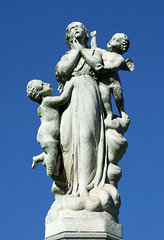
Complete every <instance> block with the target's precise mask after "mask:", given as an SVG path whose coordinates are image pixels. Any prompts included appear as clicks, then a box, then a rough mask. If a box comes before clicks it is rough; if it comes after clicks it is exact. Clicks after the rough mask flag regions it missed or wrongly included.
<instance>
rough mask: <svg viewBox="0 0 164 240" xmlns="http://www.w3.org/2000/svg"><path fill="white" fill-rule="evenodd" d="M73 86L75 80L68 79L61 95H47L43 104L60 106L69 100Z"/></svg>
mask: <svg viewBox="0 0 164 240" xmlns="http://www.w3.org/2000/svg"><path fill="white" fill-rule="evenodd" d="M73 87H74V86H73V82H72V81H71V80H70V81H67V82H66V84H65V86H64V91H63V93H62V94H61V95H60V96H55V97H45V98H44V99H43V101H42V105H43V104H44V105H46V106H49V107H59V106H62V105H64V104H65V103H66V102H67V101H68V99H69V97H70V95H71V93H72V89H73Z"/></svg>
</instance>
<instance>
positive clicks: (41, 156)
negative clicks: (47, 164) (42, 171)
mask: <svg viewBox="0 0 164 240" xmlns="http://www.w3.org/2000/svg"><path fill="white" fill-rule="evenodd" d="M45 156H46V153H45V152H43V153H41V154H39V155H37V156H34V157H33V163H32V168H35V167H36V166H37V165H38V162H43V161H44V158H45Z"/></svg>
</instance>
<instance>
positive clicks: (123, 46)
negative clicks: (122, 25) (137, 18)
mask: <svg viewBox="0 0 164 240" xmlns="http://www.w3.org/2000/svg"><path fill="white" fill-rule="evenodd" d="M120 35H122V39H123V40H122V44H121V47H120V48H121V51H122V52H123V53H124V52H127V51H128V48H129V45H130V42H129V39H128V36H127V35H126V34H124V33H120Z"/></svg>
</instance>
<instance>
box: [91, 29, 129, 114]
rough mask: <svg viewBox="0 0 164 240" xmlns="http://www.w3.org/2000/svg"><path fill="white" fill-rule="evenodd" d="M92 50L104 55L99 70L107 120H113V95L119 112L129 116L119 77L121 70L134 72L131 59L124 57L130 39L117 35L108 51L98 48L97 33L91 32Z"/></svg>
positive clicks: (123, 35)
mask: <svg viewBox="0 0 164 240" xmlns="http://www.w3.org/2000/svg"><path fill="white" fill-rule="evenodd" d="M91 36H92V40H91V48H96V49H97V50H99V52H100V53H101V54H102V60H103V65H101V64H99V66H98V69H96V70H98V71H99V72H100V73H101V75H100V80H99V89H100V92H101V98H102V101H103V104H104V108H105V114H106V116H107V118H109V119H112V118H113V112H112V104H111V93H112V95H113V97H114V99H115V102H116V105H117V108H118V111H119V113H120V115H121V116H122V117H126V116H127V114H126V113H125V110H124V98H123V91H122V87H121V82H120V78H119V75H118V71H119V70H128V71H133V70H134V64H133V62H132V61H131V60H130V59H127V60H125V59H124V58H123V57H122V55H123V53H124V52H126V51H127V50H128V48H129V39H128V37H127V36H126V35H125V34H124V33H116V34H115V35H114V36H113V37H112V38H111V40H110V41H109V43H108V44H107V47H108V49H109V52H107V51H106V50H103V49H100V48H97V41H96V31H94V32H91Z"/></svg>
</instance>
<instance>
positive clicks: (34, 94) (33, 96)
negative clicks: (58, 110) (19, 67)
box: [27, 79, 42, 103]
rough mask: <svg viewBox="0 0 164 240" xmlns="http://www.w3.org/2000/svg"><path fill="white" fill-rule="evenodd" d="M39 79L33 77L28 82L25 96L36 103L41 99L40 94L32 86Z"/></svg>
mask: <svg viewBox="0 0 164 240" xmlns="http://www.w3.org/2000/svg"><path fill="white" fill-rule="evenodd" d="M38 81H40V80H37V79H34V80H31V81H30V82H29V83H28V84H27V96H28V97H29V98H30V99H31V100H33V101H35V102H38V103H41V101H42V95H41V94H40V93H39V92H38V91H37V89H36V88H35V87H34V84H35V83H37V82H38Z"/></svg>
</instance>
